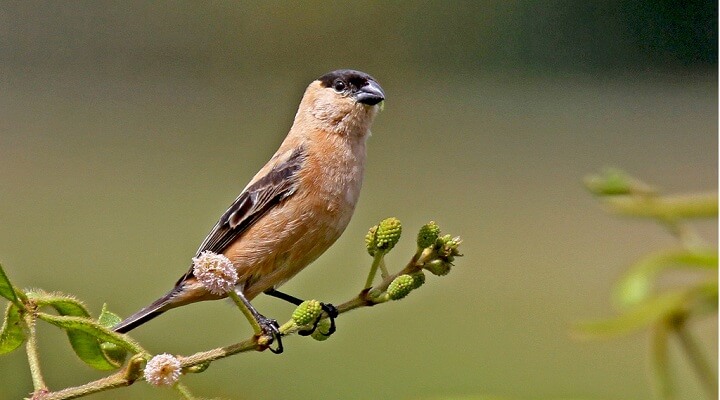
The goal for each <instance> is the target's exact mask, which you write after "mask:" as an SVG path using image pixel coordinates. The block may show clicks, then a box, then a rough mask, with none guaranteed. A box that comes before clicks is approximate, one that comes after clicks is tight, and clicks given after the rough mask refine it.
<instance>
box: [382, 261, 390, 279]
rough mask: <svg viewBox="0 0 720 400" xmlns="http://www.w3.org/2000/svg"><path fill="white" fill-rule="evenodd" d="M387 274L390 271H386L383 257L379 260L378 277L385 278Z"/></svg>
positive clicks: (388, 274)
mask: <svg viewBox="0 0 720 400" xmlns="http://www.w3.org/2000/svg"><path fill="white" fill-rule="evenodd" d="M388 276H390V273H389V272H388V269H387V267H386V266H385V259H384V258H383V260H382V261H380V277H381V278H383V279H385V278H387V277H388Z"/></svg>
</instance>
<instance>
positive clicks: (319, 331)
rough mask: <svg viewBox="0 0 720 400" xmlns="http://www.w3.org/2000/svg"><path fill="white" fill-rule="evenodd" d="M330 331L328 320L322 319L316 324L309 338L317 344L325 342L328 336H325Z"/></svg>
mask: <svg viewBox="0 0 720 400" xmlns="http://www.w3.org/2000/svg"><path fill="white" fill-rule="evenodd" d="M329 330H330V320H329V319H324V320H321V321H320V322H319V323H318V326H317V328H316V329H315V331H314V332H313V333H311V334H310V337H312V338H313V339H315V340H317V341H318V342H322V341H323V340H327V339H328V338H329V337H330V336H328V335H325V333H327V332H328V331H329Z"/></svg>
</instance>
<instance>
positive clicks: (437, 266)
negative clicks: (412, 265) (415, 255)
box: [423, 260, 452, 276]
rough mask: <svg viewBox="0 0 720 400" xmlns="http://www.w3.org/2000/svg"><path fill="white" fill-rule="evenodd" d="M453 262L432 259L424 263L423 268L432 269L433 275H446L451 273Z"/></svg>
mask: <svg viewBox="0 0 720 400" xmlns="http://www.w3.org/2000/svg"><path fill="white" fill-rule="evenodd" d="M451 266H452V264H450V263H449V262H446V261H443V260H432V261H430V262H428V263H425V265H423V268H425V269H426V270H428V271H430V273H432V274H433V275H437V276H444V275H447V274H448V273H450V267H451Z"/></svg>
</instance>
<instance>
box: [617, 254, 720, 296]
mask: <svg viewBox="0 0 720 400" xmlns="http://www.w3.org/2000/svg"><path fill="white" fill-rule="evenodd" d="M717 267H718V254H717V250H715V249H696V250H686V249H682V250H672V251H663V252H659V253H654V254H650V255H649V256H646V257H644V258H643V259H641V260H640V261H638V262H636V263H635V264H634V265H633V266H632V267H630V270H629V271H628V272H627V274H625V276H624V277H623V278H622V279H621V280H620V281H619V282H618V283H617V284H616V285H615V288H614V290H613V299H614V301H615V303H616V304H617V305H618V306H620V307H629V306H632V305H635V304H637V303H639V302H641V301H643V300H644V299H645V298H647V296H648V295H649V294H650V291H651V288H652V281H653V280H654V279H655V278H656V277H657V276H658V275H659V274H660V273H661V272H663V271H665V270H668V269H677V268H700V269H717Z"/></svg>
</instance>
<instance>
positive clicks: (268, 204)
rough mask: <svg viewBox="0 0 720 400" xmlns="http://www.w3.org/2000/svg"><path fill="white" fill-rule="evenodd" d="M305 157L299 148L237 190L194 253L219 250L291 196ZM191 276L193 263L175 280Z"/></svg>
mask: <svg viewBox="0 0 720 400" xmlns="http://www.w3.org/2000/svg"><path fill="white" fill-rule="evenodd" d="M304 161H305V152H304V149H303V148H298V149H297V150H295V151H294V152H293V153H292V154H291V155H290V157H289V158H288V159H287V161H285V162H283V163H282V164H278V165H277V166H276V167H275V168H273V169H272V170H271V171H270V172H269V173H268V174H267V175H265V176H263V177H262V178H260V179H258V181H257V182H255V183H253V184H252V185H250V186H248V187H247V188H246V189H245V190H244V191H243V192H242V193H240V196H238V198H237V199H235V201H234V202H233V203H232V205H230V208H228V210H227V211H225V213H224V214H223V215H222V217H220V220H219V221H218V222H217V223H216V224H215V226H214V227H213V229H212V230H211V231H210V233H209V234H208V235H207V237H206V238H205V240H204V241H203V243H202V244H201V245H200V248H199V249H198V251H197V253H196V256H197V255H199V254H200V253H202V252H203V251H207V250H209V251H212V252H213V253H218V254H219V253H222V252H223V251H224V250H225V248H226V247H227V246H228V245H229V244H230V243H232V242H233V241H234V240H235V239H236V238H237V237H238V236H240V235H241V234H242V233H243V232H245V230H247V228H248V227H250V226H251V225H252V224H253V223H254V222H255V221H257V220H258V219H259V218H260V217H262V216H263V215H264V214H265V213H266V212H267V211H268V210H270V209H271V208H272V207H274V206H275V205H277V204H279V203H281V202H282V201H283V200H285V199H287V198H288V197H290V196H292V194H293V193H295V190H296V189H297V173H298V171H299V170H300V167H301V166H302V163H303V162H304ZM190 276H192V267H191V268H190V271H188V272H187V273H186V274H185V275H184V276H183V277H182V278H180V280H179V281H178V282H177V283H178V284H179V283H181V282H182V281H184V280H185V279H187V278H188V277H190Z"/></svg>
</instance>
